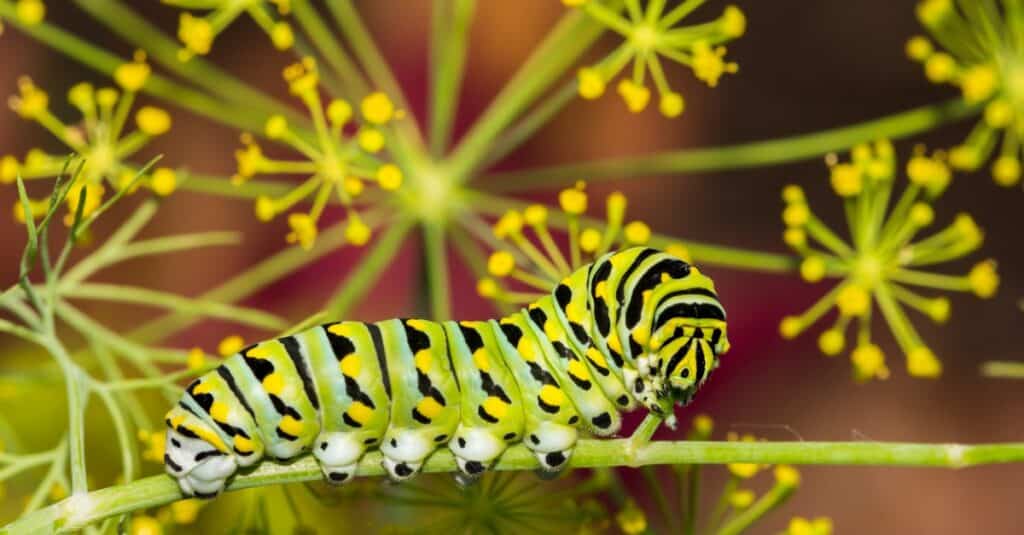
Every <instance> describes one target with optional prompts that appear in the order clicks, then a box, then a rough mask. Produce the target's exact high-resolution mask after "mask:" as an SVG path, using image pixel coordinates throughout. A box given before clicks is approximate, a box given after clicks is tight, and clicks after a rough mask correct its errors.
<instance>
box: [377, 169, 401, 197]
mask: <svg viewBox="0 0 1024 535" xmlns="http://www.w3.org/2000/svg"><path fill="white" fill-rule="evenodd" d="M402 179H403V177H402V170H401V169H399V168H398V166H397V165H394V164H390V163H386V164H384V165H382V166H380V168H378V169H377V184H379V185H380V187H381V189H385V190H388V191H394V190H396V189H398V188H400V187H402Z"/></svg>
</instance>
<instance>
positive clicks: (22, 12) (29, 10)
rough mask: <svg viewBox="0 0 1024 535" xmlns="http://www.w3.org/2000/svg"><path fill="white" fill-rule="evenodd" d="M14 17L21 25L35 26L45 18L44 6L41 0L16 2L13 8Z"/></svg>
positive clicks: (20, 0)
mask: <svg viewBox="0 0 1024 535" xmlns="http://www.w3.org/2000/svg"><path fill="white" fill-rule="evenodd" d="M14 15H15V16H16V17H18V21H19V22H21V23H22V24H25V25H28V26H35V25H36V24H39V23H40V22H43V19H44V18H45V17H46V4H44V3H43V0H18V3H17V4H16V5H15V6H14Z"/></svg>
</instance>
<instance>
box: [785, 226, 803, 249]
mask: <svg viewBox="0 0 1024 535" xmlns="http://www.w3.org/2000/svg"><path fill="white" fill-rule="evenodd" d="M782 241H784V242H786V245H788V246H790V247H793V248H794V249H802V248H803V247H805V246H806V245H807V232H806V231H804V229H802V228H793V227H791V228H787V229H786V230H785V231H784V232H783V233H782Z"/></svg>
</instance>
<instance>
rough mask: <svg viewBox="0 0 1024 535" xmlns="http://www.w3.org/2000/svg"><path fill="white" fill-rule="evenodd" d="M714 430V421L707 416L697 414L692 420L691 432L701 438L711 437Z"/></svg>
mask: <svg viewBox="0 0 1024 535" xmlns="http://www.w3.org/2000/svg"><path fill="white" fill-rule="evenodd" d="M714 428H715V421H714V420H712V419H711V417H710V416H708V415H707V414H698V415H697V416H695V417H694V418H693V432H694V433H696V434H697V435H699V436H702V437H709V436H711V431H712V430H714Z"/></svg>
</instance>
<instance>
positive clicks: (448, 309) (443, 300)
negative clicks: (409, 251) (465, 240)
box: [423, 223, 452, 321]
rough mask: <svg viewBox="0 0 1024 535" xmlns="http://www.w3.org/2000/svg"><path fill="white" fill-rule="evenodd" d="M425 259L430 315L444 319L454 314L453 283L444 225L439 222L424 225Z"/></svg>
mask: <svg viewBox="0 0 1024 535" xmlns="http://www.w3.org/2000/svg"><path fill="white" fill-rule="evenodd" d="M423 248H424V252H425V253H426V254H425V255H424V259H425V260H426V264H427V265H426V268H427V293H428V295H429V296H430V316H431V318H430V319H432V320H434V321H444V320H447V319H450V318H451V316H452V306H451V301H450V299H451V285H450V284H449V281H448V254H447V253H448V251H447V244H446V240H445V232H444V227H442V226H441V225H440V224H437V223H425V224H424V225H423Z"/></svg>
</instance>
